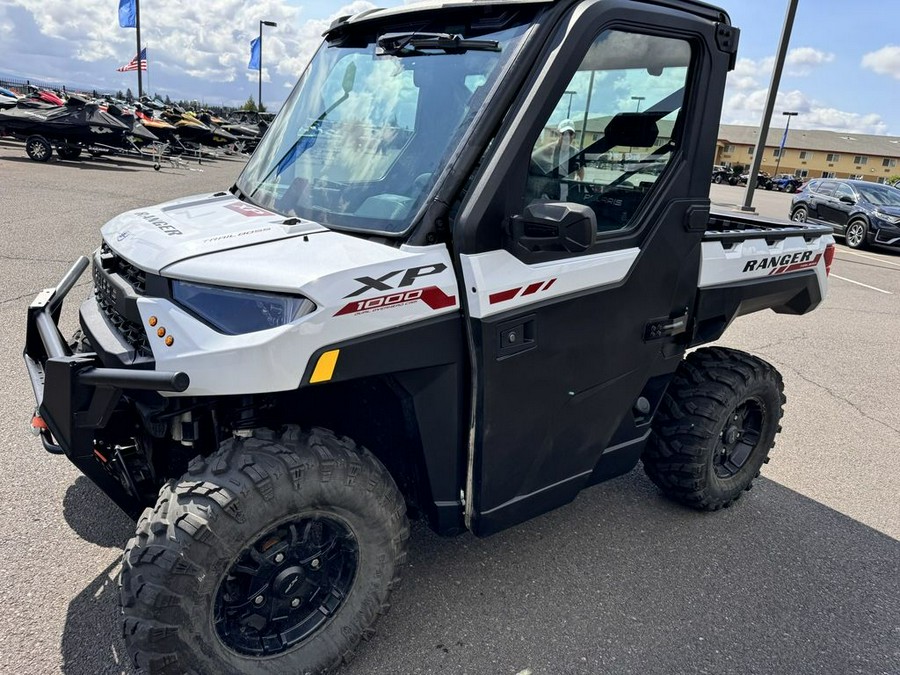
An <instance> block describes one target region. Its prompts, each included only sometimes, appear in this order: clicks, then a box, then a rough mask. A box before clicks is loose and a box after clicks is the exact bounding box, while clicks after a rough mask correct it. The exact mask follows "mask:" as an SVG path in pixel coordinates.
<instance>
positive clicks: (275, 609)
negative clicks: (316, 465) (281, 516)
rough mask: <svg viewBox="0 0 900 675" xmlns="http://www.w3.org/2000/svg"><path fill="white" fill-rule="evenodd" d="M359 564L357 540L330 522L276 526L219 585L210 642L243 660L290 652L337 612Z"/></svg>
mask: <svg viewBox="0 0 900 675" xmlns="http://www.w3.org/2000/svg"><path fill="white" fill-rule="evenodd" d="M358 560H359V548H358V546H357V542H356V537H354V535H353V533H352V532H351V531H350V529H349V527H347V525H346V524H345V523H343V522H342V521H340V520H338V519H336V518H332V517H329V516H310V517H306V518H300V519H298V520H294V521H291V522H288V523H284V524H283V525H279V526H278V527H276V528H274V529H272V530H270V531H269V532H266V533H265V534H264V535H262V536H261V537H259V538H258V539H257V540H256V541H254V542H253V543H252V544H251V545H250V546H248V547H247V548H246V549H244V550H243V551H242V552H241V553H240V555H239V556H238V557H237V559H236V561H235V562H234V564H233V565H232V566H231V568H230V569H229V570H228V573H227V574H226V575H225V577H224V578H223V579H222V581H221V583H220V584H219V590H218V591H217V593H216V599H215V606H214V610H213V611H214V615H213V617H214V618H213V621H214V624H215V629H216V634H217V635H218V636H219V639H220V640H221V641H222V642H223V644H225V646H227V647H228V648H229V649H232V650H233V651H235V652H237V653H239V654H244V655H250V656H274V655H276V654H280V653H282V652H284V651H286V650H288V649H290V648H291V647H294V646H295V645H297V644H299V643H301V642H303V641H304V640H306V639H308V638H309V637H311V636H312V635H314V634H315V633H316V632H317V631H319V630H320V629H321V628H322V627H323V626H324V625H325V624H326V623H328V621H329V620H330V619H331V617H333V616H334V615H335V613H336V612H337V611H338V610H339V609H340V607H341V606H342V605H343V603H344V600H345V599H346V598H347V595H348V594H349V592H350V589H351V587H352V586H353V580H354V578H355V577H356V568H357V564H358Z"/></svg>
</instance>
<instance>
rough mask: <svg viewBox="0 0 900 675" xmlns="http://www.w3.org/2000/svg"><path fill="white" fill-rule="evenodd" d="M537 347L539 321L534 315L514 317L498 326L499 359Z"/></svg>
mask: <svg viewBox="0 0 900 675" xmlns="http://www.w3.org/2000/svg"><path fill="white" fill-rule="evenodd" d="M535 347H537V323H536V318H535V316H534V315H531V316H527V317H522V318H519V319H513V320H512V321H507V322H505V323H501V324H500V325H499V326H497V359H503V358H506V357H507V356H512V355H514V354H520V353H522V352H526V351H528V350H530V349H534V348H535Z"/></svg>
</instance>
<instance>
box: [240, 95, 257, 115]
mask: <svg viewBox="0 0 900 675" xmlns="http://www.w3.org/2000/svg"><path fill="white" fill-rule="evenodd" d="M242 110H252V111H254V112H255V111H256V101H254V100H253V96H251V97H250V98H248V99H247V102H246V103H245V104H244V105H243V107H242Z"/></svg>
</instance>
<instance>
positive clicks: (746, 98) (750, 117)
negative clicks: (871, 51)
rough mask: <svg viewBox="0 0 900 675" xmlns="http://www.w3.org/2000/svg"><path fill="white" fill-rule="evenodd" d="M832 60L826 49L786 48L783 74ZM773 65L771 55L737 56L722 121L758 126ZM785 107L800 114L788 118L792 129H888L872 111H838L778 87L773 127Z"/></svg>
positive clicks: (800, 72)
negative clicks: (862, 112) (754, 57)
mask: <svg viewBox="0 0 900 675" xmlns="http://www.w3.org/2000/svg"><path fill="white" fill-rule="evenodd" d="M898 52H900V49H898ZM834 59H835V56H834V54H831V53H829V52H823V51H821V50H818V49H815V48H813V47H797V48H795V49H792V50H790V51H789V52H788V54H787V57H786V58H785V73H786V74H788V75H800V76H802V75H808V74H809V73H810V72H811V71H812V69H813V68H817V67H820V66H824V65H826V64H828V63H831V62H832V61H834ZM774 65H775V59H774V57H771V56H769V57H766V58H764V59H760V60H758V61H754V60H753V59H747V58H742V59H738V61H737V64H736V65H735V69H734V71H732V72H731V73H729V75H728V86H727V87H726V89H725V100H724V104H723V107H722V123H723V124H746V125H749V126H759V123H760V121H761V120H762V113H763V108H765V104H766V97H767V95H768V87H769V83H770V81H771V78H772V69H773V68H774ZM785 110H791V111H796V112H798V113H800V114H799V115H798V116H797V117H795V118H794V119H793V120H792V121H791V128H792V129H793V128H794V127H795V126H796V127H797V128H800V129H827V130H832V131H849V132H853V133H858V134H885V133H887V131H888V125H887V124H886V123H885V122H884V120H883V119H882V118H881V117H880V116H879V115H877V114H875V113H868V114H860V113H854V112H848V111H844V110H839V109H837V108H833V107H831V106H829V105H828V104H826V103H823V102H821V101H818V100H816V99H815V98H813V97H811V96H809V95H808V94H806V93H805V92H803V91H801V90H799V89H792V90H789V91H784V90H779V92H778V95H777V97H776V99H775V112H774V114H773V116H772V117H773V119H772V124H773V125H774V126H776V127H777V126H778V124H779V123H780V122H781V120H780V119H779V118H780V117H781V112H782V111H785Z"/></svg>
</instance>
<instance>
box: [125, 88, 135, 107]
mask: <svg viewBox="0 0 900 675" xmlns="http://www.w3.org/2000/svg"><path fill="white" fill-rule="evenodd" d="M125 100H126V101H128V102H129V103H131V102H132V101H133V100H134V94H132V93H131V87H128V89H127V90H126V91H125Z"/></svg>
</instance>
